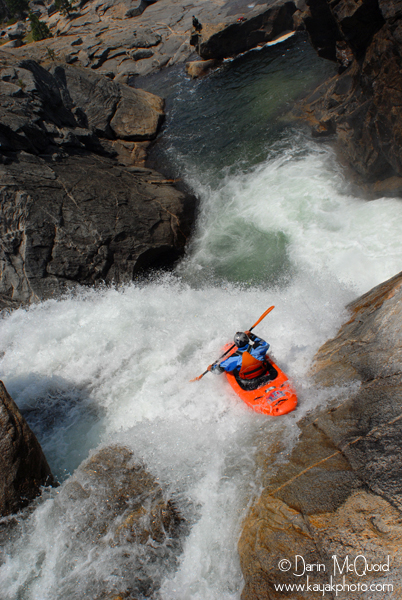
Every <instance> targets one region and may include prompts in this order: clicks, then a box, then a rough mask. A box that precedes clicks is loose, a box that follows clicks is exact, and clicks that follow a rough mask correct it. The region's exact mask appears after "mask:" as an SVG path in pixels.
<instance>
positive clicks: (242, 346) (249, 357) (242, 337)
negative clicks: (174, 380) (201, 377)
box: [208, 331, 269, 379]
mask: <svg viewBox="0 0 402 600" xmlns="http://www.w3.org/2000/svg"><path fill="white" fill-rule="evenodd" d="M233 341H234V343H235V344H236V346H237V351H236V352H235V353H234V354H232V355H231V356H229V358H227V359H226V360H223V361H222V362H221V363H220V364H218V363H217V362H216V363H214V364H213V365H211V368H210V369H209V368H208V370H211V371H212V373H223V372H224V371H229V372H231V371H235V370H237V374H238V376H239V377H240V378H241V379H254V378H255V377H260V376H261V375H264V374H265V373H266V372H267V365H266V363H265V355H266V353H267V351H268V348H269V344H268V342H266V341H265V340H263V339H261V338H259V337H257V336H256V335H254V334H253V333H251V332H250V331H245V332H242V331H238V332H237V333H236V335H235V336H234V339H233Z"/></svg>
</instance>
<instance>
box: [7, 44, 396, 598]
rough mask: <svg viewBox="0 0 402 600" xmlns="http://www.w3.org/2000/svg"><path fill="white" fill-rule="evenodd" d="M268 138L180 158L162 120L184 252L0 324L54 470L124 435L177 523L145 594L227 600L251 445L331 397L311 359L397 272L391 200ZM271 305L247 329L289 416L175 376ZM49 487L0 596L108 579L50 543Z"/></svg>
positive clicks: (59, 590)
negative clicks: (280, 387) (178, 180)
mask: <svg viewBox="0 0 402 600" xmlns="http://www.w3.org/2000/svg"><path fill="white" fill-rule="evenodd" d="M292 43H293V42H292ZM289 47H290V48H292V47H291V46H289ZM296 50H297V48H296ZM296 50H295V52H296ZM299 50H300V49H299ZM303 51H305V49H304V50H303ZM281 52H282V51H277V54H276V55H275V56H276V59H277V63H274V64H273V65H271V67H270V68H271V69H272V68H273V77H274V76H276V75H275V74H277V73H279V72H280V69H279V67H278V64H279V63H280V60H281V59H283V57H282V54H281ZM295 60H296V59H295ZM278 61H279V62H278ZM296 63H297V61H296ZM248 64H249V63H248ZM296 66H297V64H296ZM274 67H275V68H274ZM258 68H259V67H256V70H257V71H258ZM292 68H294V67H292ZM296 70H297V69H296ZM221 78H222V79H224V78H225V74H223V75H222V76H221ZM236 82H237V83H236V85H238V79H236ZM202 85H206V84H202V83H201V84H196V86H198V87H192V88H191V90H190V91H189V94H194V91H193V90H198V94H199V92H200V89H201V90H202V89H205V88H202ZM259 93H260V92H259ZM181 100H182V99H181ZM179 108H180V106H179ZM179 108H175V109H174V110H177V111H178V110H179ZM174 110H173V112H174ZM195 110H197V106H195ZM217 112H219V111H217ZM252 118H253V117H252V115H251V116H250V119H252ZM172 121H174V115H173V117H172ZM192 125H194V121H192ZM189 129H190V130H191V127H190V128H189ZM175 131H177V128H176V130H175ZM196 134H197V132H196V131H194V129H193V130H192V133H191V136H194V135H196ZM175 135H178V134H175ZM186 135H187V134H186V132H184V133H183V134H182V138H181V140H183V139H184V138H186ZM189 135H190V134H189ZM270 135H271V134H270ZM274 138H275V139H272V140H271V143H269V144H266V143H264V144H260V145H259V146H258V148H257V149H255V151H254V154H253V157H252V158H250V156H249V157H248V159H247V160H246V161H245V160H243V158H244V157H243V158H242V160H241V161H240V162H239V158H238V157H239V154H241V152H240V150H239V149H238V145H239V142H237V146H235V147H230V148H229V150H228V154H227V155H226V156H229V155H230V158H228V159H227V160H226V165H225V166H224V167H222V164H221V162H220V163H219V164H218V163H216V160H215V158H214V152H215V150H216V145H213V144H212V146H211V152H210V153H209V154H208V156H206V155H205V154H202V153H201V156H200V148H201V147H202V148H204V150H205V146H203V145H202V144H201V146H200V143H199V140H198V142H197V144H196V147H197V151H194V152H193V153H191V152H185V147H187V146H186V144H188V143H190V142H191V140H190V142H189V140H188V139H186V142H185V144H184V146H183V145H182V146H180V143H177V144H176V145H175V139H174V136H173V134H172V136H171V137H169V127H168V128H167V131H166V134H165V139H166V140H167V142H166V143H167V150H166V152H167V154H169V153H170V156H171V157H172V156H173V157H174V162H175V168H176V169H177V170H178V171H179V172H180V174H181V177H182V178H183V179H184V181H185V184H186V185H187V186H188V187H189V188H191V189H192V190H193V191H194V192H195V193H196V195H197V197H198V198H199V201H200V205H199V214H198V218H197V224H196V229H195V231H194V234H193V237H192V239H191V241H190V243H189V246H188V248H187V253H186V256H185V257H184V259H183V260H182V261H180V263H179V264H178V265H177V266H176V267H175V269H174V270H173V271H172V272H170V273H155V274H154V275H153V276H152V277H150V278H148V279H146V280H140V279H139V280H138V281H134V282H133V283H132V284H130V285H125V286H114V287H109V288H108V287H103V288H102V287H100V288H97V289H85V290H83V291H82V292H81V293H78V294H76V295H74V296H66V297H64V298H62V299H59V300H49V301H47V302H42V303H39V304H37V305H34V306H32V307H30V308H28V309H19V310H16V311H14V312H12V313H10V314H9V315H4V316H3V318H2V319H1V320H0V352H1V355H0V356H1V359H0V378H1V379H2V380H3V381H4V383H5V385H6V387H7V389H8V391H9V393H10V394H11V396H12V397H13V398H14V400H15V401H16V403H17V404H18V406H19V408H20V409H21V411H22V412H23V414H24V415H25V416H26V418H27V420H28V422H29V424H30V425H31V427H32V429H33V430H34V431H35V433H36V435H37V437H38V439H39V440H40V442H41V444H42V447H43V449H44V452H45V454H46V456H47V459H48V461H49V464H50V466H51V468H52V471H53V473H54V474H55V475H56V476H57V478H58V479H59V481H61V482H63V481H68V477H69V476H70V475H71V474H72V473H73V472H74V470H75V469H76V468H77V467H78V466H79V464H80V463H81V462H82V460H84V459H85V458H86V457H87V456H88V455H89V453H90V452H91V451H92V450H95V449H97V448H99V447H102V446H105V445H109V444H119V445H125V446H127V447H128V448H130V449H131V450H132V451H133V452H134V454H135V456H136V458H137V459H138V462H140V463H142V464H144V465H145V466H146V468H147V470H148V471H149V472H150V473H151V474H152V475H154V476H155V477H157V478H158V479H159V481H160V483H161V485H162V487H163V489H164V493H165V495H166V497H168V498H171V499H172V500H174V502H175V504H176V506H177V507H178V509H179V510H180V512H181V514H182V515H183V516H184V518H185V519H186V521H187V523H188V524H189V529H188V532H187V535H186V536H185V539H184V540H183V551H182V554H181V555H180V556H179V558H178V564H177V565H176V566H175V567H174V568H173V567H172V565H171V564H170V563H169V564H167V565H164V563H163V560H162V561H161V562H159V563H156V564H155V567H154V569H155V571H154V576H155V579H156V580H158V581H159V582H160V590H159V592H157V597H158V598H160V599H161V600H239V598H240V594H241V589H242V576H241V572H240V567H239V560H238V556H237V549H236V546H237V540H238V537H239V534H240V531H241V524H242V520H243V519H244V517H245V514H246V512H247V509H248V507H249V506H250V504H251V503H252V501H253V500H254V499H255V498H256V497H257V496H258V493H259V492H260V490H261V473H260V470H259V466H258V464H259V462H258V461H257V456H258V454H259V453H260V452H263V451H264V449H266V448H267V447H269V443H270V439H275V438H277V437H278V436H280V437H281V439H282V440H284V441H285V450H284V451H283V455H286V453H287V452H288V451H289V450H290V449H291V447H292V444H293V443H294V441H295V439H296V438H297V434H298V429H297V422H298V421H299V420H300V419H301V418H302V417H303V416H305V415H306V414H307V413H308V412H309V411H310V410H312V409H313V408H314V407H316V406H318V405H324V404H325V403H326V402H327V401H328V399H329V398H330V396H331V393H335V392H334V391H333V390H332V391H331V390H329V391H328V390H327V391H323V390H321V389H318V388H316V387H314V385H313V384H312V382H311V380H310V379H309V376H308V373H309V369H310V367H311V364H312V360H313V357H314V354H315V353H316V351H317V350H318V348H319V347H320V346H321V345H322V344H323V343H324V342H325V341H326V340H327V339H328V338H330V337H331V336H333V335H335V334H336V332H337V330H338V329H339V327H340V325H341V324H342V322H344V321H345V320H346V318H347V310H346V308H345V307H346V305H347V304H348V303H349V302H350V301H352V300H354V299H355V298H356V297H357V296H358V295H360V294H363V293H365V292H366V291H368V290H369V289H370V288H372V287H373V286H375V285H377V284H379V283H380V282H382V281H384V280H385V279H387V278H389V277H391V276H393V275H395V274H396V273H397V272H399V271H400V270H401V269H402V248H401V245H400V236H401V224H402V203H401V202H400V200H398V199H393V198H380V199H377V200H371V201H367V199H365V198H364V197H359V198H358V197H355V196H353V195H352V194H351V191H350V188H349V185H348V183H347V181H346V180H345V178H344V176H343V172H342V170H341V168H340V167H339V165H338V162H337V159H336V156H335V153H334V151H333V149H332V148H331V146H330V145H326V144H322V143H318V142H314V141H312V140H311V139H310V137H309V135H308V134H307V133H306V132H304V131H303V130H300V129H296V128H295V127H294V125H291V126H290V127H288V126H286V127H285V129H281V130H280V134H277V131H276V133H275V136H274ZM192 142H193V147H194V137H192ZM203 144H207V142H205V141H204V142H203ZM216 144H218V145H219V144H220V141H217V142H216ZM229 146H230V144H229ZM214 148H215V149H214ZM250 152H251V151H250ZM220 154H222V153H220ZM201 158H202V160H201ZM220 160H221V161H222V160H223V159H222V157H221V158H220ZM271 305H275V309H274V310H273V311H272V312H271V313H270V314H269V315H268V316H267V317H266V319H265V320H264V321H263V322H262V323H261V324H260V325H258V328H256V330H255V333H257V334H259V335H261V337H263V338H264V339H266V340H267V341H268V342H269V343H270V344H271V352H272V356H273V357H274V359H275V361H276V362H277V363H278V364H279V366H280V367H281V368H282V369H283V370H284V371H285V372H286V373H287V374H288V375H289V376H290V377H291V379H292V381H293V383H294V385H295V387H296V389H297V392H298V396H299V406H298V409H297V410H296V411H295V412H294V413H291V414H289V415H286V416H285V417H280V418H277V419H275V418H268V417H265V416H263V415H258V414H256V413H253V412H252V411H250V410H249V409H248V408H247V407H246V406H245V405H244V404H243V403H242V401H241V400H240V399H239V398H238V397H237V396H236V395H235V394H234V393H233V392H232V391H231V389H230V388H229V387H228V385H227V383H226V381H225V378H224V377H219V376H215V375H212V374H210V373H208V374H207V375H206V376H205V377H204V378H203V379H201V380H200V381H198V382H194V383H190V381H189V380H190V379H192V378H193V377H195V376H197V375H199V374H200V373H202V372H203V371H204V370H205V369H206V367H207V365H209V364H210V363H211V362H213V361H214V360H216V358H217V357H218V356H219V354H220V352H221V348H222V346H223V345H224V344H225V343H226V342H227V341H229V340H231V339H232V337H233V334H234V332H235V331H237V330H244V329H248V328H249V327H250V326H251V325H252V324H253V323H254V322H255V321H256V320H257V319H258V318H259V316H260V315H261V314H262V313H263V312H264V311H265V310H266V309H267V308H268V307H269V306H271ZM281 460H283V456H282V455H278V457H277V459H276V461H274V462H273V463H272V467H271V468H272V469H273V470H274V469H275V468H277V466H278V464H280V462H281ZM56 495H57V490H53V491H47V492H46V493H45V494H44V497H43V499H42V500H40V501H38V502H37V505H36V507H35V509H34V510H33V511H32V512H30V513H29V514H27V515H25V516H24V515H22V516H20V520H21V524H20V534H19V535H18V537H17V538H13V539H11V540H10V542H9V543H7V544H6V545H5V546H4V548H3V549H2V550H3V551H2V553H1V554H0V598H1V599H2V600H15V599H16V598H18V599H21V600H39V599H40V600H54V599H55V598H58V599H60V600H61V599H66V600H67V599H68V600H73V599H75V598H77V599H78V598H82V597H83V596H82V595H81V593H80V586H79V585H78V583H79V582H80V581H84V580H87V581H90V580H92V579H94V580H95V579H101V578H102V579H103V580H104V581H105V589H107V586H108V582H110V581H111V580H112V575H113V573H114V572H115V571H116V569H117V570H118V564H116V561H117V560H118V558H117V557H116V555H115V554H114V553H113V551H112V549H111V548H108V547H105V548H104V549H103V550H102V551H99V552H98V553H97V554H96V555H95V554H91V552H92V549H91V548H90V547H88V549H87V552H88V557H91V558H90V560H86V561H79V560H77V556H78V555H77V550H76V548H74V545H73V546H72V545H71V544H68V543H67V540H68V539H69V537H68V536H69V531H70V526H71V523H72V522H73V521H74V518H75V515H74V513H73V511H72V512H71V513H70V512H68V511H67V514H66V515H65V518H64V519H62V520H57V519H55V518H54V513H53V512H52V505H53V503H54V502H55V497H56ZM75 510H76V509H75ZM75 583H76V585H75ZM74 586H75V587H74ZM74 590H76V591H74ZM86 597H91V596H86Z"/></svg>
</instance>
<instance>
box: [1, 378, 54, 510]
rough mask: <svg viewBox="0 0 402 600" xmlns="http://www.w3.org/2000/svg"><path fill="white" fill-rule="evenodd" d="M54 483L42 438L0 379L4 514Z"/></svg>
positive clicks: (2, 503)
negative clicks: (28, 422) (38, 435)
mask: <svg viewBox="0 0 402 600" xmlns="http://www.w3.org/2000/svg"><path fill="white" fill-rule="evenodd" d="M52 484H54V479H53V476H52V473H51V471H50V467H49V465H48V464H47V461H46V458H45V456H44V454H43V452H42V449H41V447H40V444H39V442H38V440H37V439H36V437H35V435H34V433H33V432H32V431H31V430H30V428H29V426H28V425H27V423H26V421H25V419H24V417H23V416H22V415H21V413H20V411H19V410H18V407H17V405H16V404H15V402H14V401H13V399H12V398H11V396H10V395H9V394H8V393H7V390H6V388H5V387H4V385H3V383H2V382H1V381H0V516H3V517H4V516H6V515H9V514H12V513H16V512H18V511H19V510H21V509H22V508H24V507H25V506H27V505H28V504H29V502H31V501H32V500H33V499H34V498H35V497H36V496H38V495H39V494H40V488H41V486H47V485H52Z"/></svg>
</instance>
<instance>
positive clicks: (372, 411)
mask: <svg viewBox="0 0 402 600" xmlns="http://www.w3.org/2000/svg"><path fill="white" fill-rule="evenodd" d="M349 310H350V316H351V318H350V320H349V321H348V322H347V323H345V325H344V326H343V327H342V328H341V330H340V331H339V333H338V335H337V336H336V337H335V338H334V339H333V340H330V341H328V342H327V343H326V344H324V346H323V347H322V348H321V349H320V350H319V352H318V354H317V356H316V360H315V363H314V369H313V375H314V378H315V381H316V382H317V384H318V385H319V386H326V387H328V386H345V385H346V386H349V387H345V388H344V389H343V390H342V389H340V391H339V393H338V394H335V395H334V399H333V400H332V401H331V403H330V405H329V407H327V408H325V409H321V410H320V409H317V410H316V411H315V413H314V414H312V415H310V416H309V417H308V418H306V419H305V420H304V422H301V424H300V436H299V439H298V441H297V443H296V445H295V446H294V448H293V450H292V452H291V453H290V455H289V457H288V458H287V459H286V460H285V461H284V462H282V464H281V466H280V467H279V468H277V470H276V472H275V473H274V474H271V475H267V476H266V485H265V487H264V490H263V493H262V495H261V497H260V499H259V500H258V502H257V503H256V504H255V506H254V507H253V508H252V510H251V511H250V513H249V515H248V517H247V519H246V521H245V524H244V528H243V533H242V536H241V539H240V542H239V552H240V558H241V563H242V570H243V573H244V577H245V580H246V585H245V589H244V592H243V595H242V598H243V599H244V600H254V599H256V598H258V599H262V598H278V599H279V598H280V597H282V595H283V593H282V592H278V591H275V584H277V583H284V584H285V583H286V584H292V583H303V582H304V583H305V576H304V578H303V577H297V576H295V575H293V573H294V572H295V571H297V572H299V573H300V572H301V570H302V568H303V564H302V561H301V560H300V559H299V563H298V565H296V564H295V560H296V559H295V556H296V555H298V556H302V557H303V558H304V560H305V562H306V563H310V564H313V563H320V564H323V565H324V567H325V569H324V570H321V571H319V572H317V571H316V572H310V573H307V574H309V575H310V583H311V582H315V583H317V584H321V585H323V584H325V583H328V580H329V576H330V575H333V576H334V559H333V556H334V555H335V556H336V557H337V559H338V561H339V563H340V564H341V565H342V564H343V562H344V560H345V558H346V557H347V556H349V557H350V559H351V560H352V561H353V560H354V558H355V557H356V556H359V555H360V556H361V555H363V556H364V557H365V558H366V559H367V561H368V563H369V564H378V563H383V564H385V563H386V562H387V560H388V558H387V557H388V556H389V564H390V568H389V571H379V572H378V571H377V572H374V571H370V572H368V573H367V575H365V580H364V583H366V584H370V583H371V582H373V581H378V582H385V581H386V580H387V578H388V577H390V579H389V580H388V581H391V582H392V583H393V584H394V591H396V593H397V594H400V588H399V583H398V582H399V581H400V576H401V572H402V561H401V558H400V544H401V541H402V537H401V536H402V529H401V526H400V522H401V517H402V484H401V481H402V460H401V456H402V443H401V440H402V420H401V415H402V335H401V311H402V274H399V275H397V276H395V277H394V278H392V279H390V280H389V281H387V282H385V283H383V284H381V285H380V286H378V287H376V288H374V289H373V290H371V291H370V292H368V293H367V294H365V295H364V296H362V297H361V298H359V299H358V300H356V301H355V302H354V303H352V304H351V305H350V306H349ZM279 450H280V449H279ZM266 462H267V468H268V467H269V465H270V464H272V462H273V461H272V458H271V459H268V458H267V459H266ZM281 559H287V560H290V561H291V564H292V568H291V570H289V571H281V570H280V568H279V567H278V565H279V561H280V560H281ZM360 566H361V565H360ZM337 576H338V579H339V581H335V577H334V583H342V581H341V579H342V577H340V575H339V571H338V572H337ZM303 579H304V581H303ZM347 580H348V583H349V584H357V583H358V582H359V581H360V582H362V578H361V577H360V576H359V574H358V573H356V572H355V571H353V570H352V571H351V572H350V573H348V574H347ZM348 594H349V592H347V590H345V591H344V594H343V595H342V594H340V595H339V597H340V598H347V597H348ZM292 597H295V598H299V597H300V598H302V597H304V595H303V594H300V595H297V594H296V595H295V596H292ZM373 597H374V596H373Z"/></svg>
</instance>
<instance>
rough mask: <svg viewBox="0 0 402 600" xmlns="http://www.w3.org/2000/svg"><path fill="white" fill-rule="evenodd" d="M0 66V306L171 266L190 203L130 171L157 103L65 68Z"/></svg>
mask: <svg viewBox="0 0 402 600" xmlns="http://www.w3.org/2000/svg"><path fill="white" fill-rule="evenodd" d="M2 67H3V69H2V72H1V76H0V77H1V79H0V115H1V122H0V143H1V146H0V157H1V159H2V162H1V163H0V215H1V218H0V232H1V237H2V241H3V244H2V248H1V250H0V299H1V306H3V307H4V306H17V305H19V304H21V303H22V304H23V303H26V302H32V301H34V300H41V299H45V298H48V297H50V296H54V295H57V294H59V293H60V292H63V291H65V290H68V289H71V288H74V287H77V285H82V284H84V285H92V284H94V283H96V282H101V281H103V282H108V283H113V282H114V283H119V282H120V283H123V282H129V281H132V279H133V278H134V277H135V276H137V275H138V274H140V273H143V272H144V270H146V269H149V268H161V267H170V266H171V265H172V264H173V262H174V261H176V260H177V259H178V258H179V257H180V256H181V254H182V253H183V252H184V246H185V243H186V240H187V236H188V235H189V232H190V229H191V225H192V221H193V218H194V211H195V198H194V197H193V196H189V195H188V194H185V193H183V192H179V191H178V190H176V189H175V188H174V187H173V185H172V182H170V181H166V179H165V178H164V177H162V176H161V175H160V174H159V173H157V172H155V171H152V170H150V169H141V168H137V167H136V166H135V165H136V163H140V164H144V152H145V148H146V144H147V143H149V141H150V140H152V139H154V138H155V137H156V135H157V132H158V130H159V127H160V125H161V122H162V119H163V101H162V100H161V99H160V98H158V97H156V96H154V95H152V94H150V93H148V92H145V91H143V90H137V89H132V88H129V87H127V86H125V85H120V84H118V83H116V82H115V81H111V80H110V79H108V78H106V77H102V76H100V75H98V74H96V73H94V72H93V71H90V70H87V71H85V70H84V69H82V68H77V67H75V66H72V65H65V64H54V65H51V67H50V69H49V71H48V70H46V69H44V68H43V67H41V66H40V65H38V64H37V63H36V62H35V61H15V60H13V59H11V58H10V59H3V60H2ZM127 144H129V145H130V144H131V146H127ZM119 157H121V163H122V164H120V163H119V162H118V160H117V158H119ZM127 167H128V168H127Z"/></svg>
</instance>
